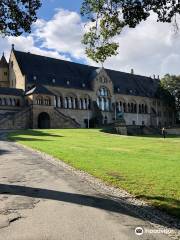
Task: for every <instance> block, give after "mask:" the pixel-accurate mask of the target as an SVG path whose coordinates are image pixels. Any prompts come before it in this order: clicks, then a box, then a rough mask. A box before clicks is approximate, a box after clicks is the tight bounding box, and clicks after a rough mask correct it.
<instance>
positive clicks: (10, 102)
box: [9, 98, 13, 106]
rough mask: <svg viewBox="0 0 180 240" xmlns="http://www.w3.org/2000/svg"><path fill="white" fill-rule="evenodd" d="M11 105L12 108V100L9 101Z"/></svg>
mask: <svg viewBox="0 0 180 240" xmlns="http://www.w3.org/2000/svg"><path fill="white" fill-rule="evenodd" d="M9 104H10V105H11V106H12V105H13V104H12V99H11V98H10V99H9Z"/></svg>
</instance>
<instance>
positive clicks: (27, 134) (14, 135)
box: [6, 130, 64, 141]
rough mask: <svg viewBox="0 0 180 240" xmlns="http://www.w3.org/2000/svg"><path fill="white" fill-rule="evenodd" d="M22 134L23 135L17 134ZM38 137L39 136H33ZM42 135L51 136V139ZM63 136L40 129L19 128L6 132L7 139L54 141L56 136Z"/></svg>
mask: <svg viewBox="0 0 180 240" xmlns="http://www.w3.org/2000/svg"><path fill="white" fill-rule="evenodd" d="M19 135H23V136H19ZM35 137H40V138H35ZM43 137H53V139H48V138H47V139H45V138H43ZM61 137H64V136H62V135H57V134H52V133H48V132H43V131H40V130H19V131H14V132H11V133H9V134H7V138H6V140H8V141H56V138H61Z"/></svg>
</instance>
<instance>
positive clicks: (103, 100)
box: [96, 87, 110, 111]
mask: <svg viewBox="0 0 180 240" xmlns="http://www.w3.org/2000/svg"><path fill="white" fill-rule="evenodd" d="M97 95H98V97H97V100H96V102H97V105H98V107H99V109H100V110H102V111H109V110H110V98H109V96H110V94H109V90H108V89H107V88H106V87H101V88H100V89H99V90H98V92H97Z"/></svg>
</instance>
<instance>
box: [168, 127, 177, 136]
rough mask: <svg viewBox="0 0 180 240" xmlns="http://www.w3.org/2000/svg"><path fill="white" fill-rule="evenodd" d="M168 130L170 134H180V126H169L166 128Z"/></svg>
mask: <svg viewBox="0 0 180 240" xmlns="http://www.w3.org/2000/svg"><path fill="white" fill-rule="evenodd" d="M166 132H167V134H170V135H180V128H169V129H166Z"/></svg>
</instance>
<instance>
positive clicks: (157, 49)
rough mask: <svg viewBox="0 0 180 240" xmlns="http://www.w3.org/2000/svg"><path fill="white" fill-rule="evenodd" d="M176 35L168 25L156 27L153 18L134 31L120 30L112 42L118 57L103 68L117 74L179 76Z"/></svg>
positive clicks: (179, 55)
mask: <svg viewBox="0 0 180 240" xmlns="http://www.w3.org/2000/svg"><path fill="white" fill-rule="evenodd" d="M179 40H180V35H179V33H178V34H177V35H175V33H174V31H173V27H172V24H167V23H159V22H158V23H157V22H156V18H155V16H153V15H152V16H151V17H150V18H149V19H148V20H147V21H145V22H142V23H141V24H139V25H138V26H137V27H136V28H135V29H128V28H126V29H124V30H123V32H122V34H121V35H120V36H118V37H117V38H116V41H117V42H119V45H120V48H119V54H118V55H117V56H115V57H112V58H111V59H109V60H108V61H107V62H106V64H105V66H106V67H109V66H110V67H111V68H114V69H117V70H122V71H128V72H129V71H130V69H131V68H134V70H135V73H137V74H144V75H152V74H159V75H161V76H162V75H164V74H166V73H174V74H180V70H179V59H180V41H179Z"/></svg>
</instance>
